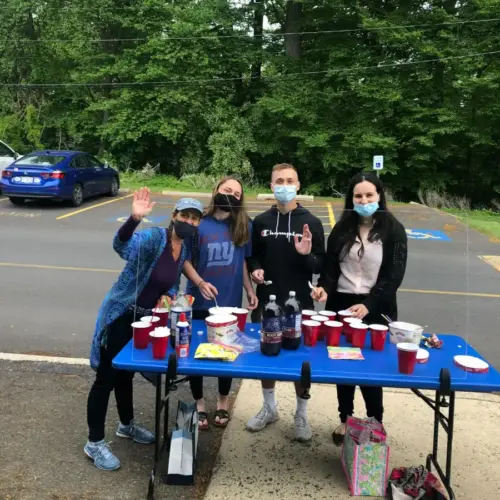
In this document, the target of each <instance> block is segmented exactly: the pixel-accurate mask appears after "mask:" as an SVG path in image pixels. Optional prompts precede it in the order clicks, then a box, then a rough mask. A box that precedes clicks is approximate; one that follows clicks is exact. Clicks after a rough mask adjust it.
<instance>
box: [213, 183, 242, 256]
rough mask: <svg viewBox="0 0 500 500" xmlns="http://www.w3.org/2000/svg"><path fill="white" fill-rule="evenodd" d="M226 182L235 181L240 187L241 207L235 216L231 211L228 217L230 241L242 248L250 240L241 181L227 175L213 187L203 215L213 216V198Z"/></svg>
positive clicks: (214, 208)
mask: <svg viewBox="0 0 500 500" xmlns="http://www.w3.org/2000/svg"><path fill="white" fill-rule="evenodd" d="M227 181H236V182H237V183H238V184H239V185H240V186H241V198H240V202H241V207H240V208H239V209H238V210H237V211H236V214H235V213H234V212H233V211H231V214H230V215H229V232H230V233H231V239H232V240H233V243H234V244H235V245H236V246H237V247H242V246H243V245H245V244H246V243H248V241H249V240H250V228H249V224H248V221H249V218H248V214H247V210H246V208H245V193H244V190H243V184H242V183H241V181H240V180H239V179H238V178H237V177H235V176H234V175H228V176H226V177H223V178H222V179H221V180H220V181H219V182H218V183H217V185H216V186H215V188H214V190H213V191H212V199H211V200H210V204H209V205H208V208H207V211H206V213H205V215H211V216H213V215H214V214H215V211H216V210H217V208H216V206H215V205H214V198H215V196H216V195H217V193H218V192H219V189H220V187H221V186H222V185H223V184H225V183H226V182H227Z"/></svg>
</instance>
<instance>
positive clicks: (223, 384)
mask: <svg viewBox="0 0 500 500" xmlns="http://www.w3.org/2000/svg"><path fill="white" fill-rule="evenodd" d="M208 316H209V313H208V311H193V316H192V317H193V319H202V320H204V319H206V318H207V317H208ZM218 381H219V394H220V395H221V396H228V395H229V392H230V391H231V384H232V382H233V379H232V378H230V377H218ZM189 386H190V387H191V393H192V394H193V398H194V399H195V400H198V399H203V377H198V376H191V377H189Z"/></svg>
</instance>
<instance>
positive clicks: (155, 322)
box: [141, 316, 160, 342]
mask: <svg viewBox="0 0 500 500" xmlns="http://www.w3.org/2000/svg"><path fill="white" fill-rule="evenodd" d="M141 321H143V322H144V323H148V325H149V332H148V342H150V340H151V339H150V338H149V333H150V332H152V331H153V330H154V329H155V328H156V327H157V326H160V318H159V317H158V316H143V317H142V318H141Z"/></svg>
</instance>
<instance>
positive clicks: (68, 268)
mask: <svg viewBox="0 0 500 500" xmlns="http://www.w3.org/2000/svg"><path fill="white" fill-rule="evenodd" d="M0 267H22V268H25V269H53V270H57V271H86V272H91V273H114V274H116V273H119V272H120V271H119V270H118V269H104V268H99V267H72V266H48V265H44V264H17V263H16V262H0Z"/></svg>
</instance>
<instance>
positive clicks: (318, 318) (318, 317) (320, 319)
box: [311, 314, 328, 340]
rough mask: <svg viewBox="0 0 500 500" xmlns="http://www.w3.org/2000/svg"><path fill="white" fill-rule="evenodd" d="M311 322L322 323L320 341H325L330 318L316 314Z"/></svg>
mask: <svg viewBox="0 0 500 500" xmlns="http://www.w3.org/2000/svg"><path fill="white" fill-rule="evenodd" d="M311 321H318V322H319V323H321V327H320V329H319V335H318V340H325V335H326V328H325V323H326V322H327V321H328V318H327V317H326V316H322V315H321V314H316V315H315V316H313V317H312V318H311Z"/></svg>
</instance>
